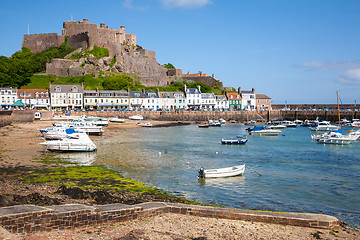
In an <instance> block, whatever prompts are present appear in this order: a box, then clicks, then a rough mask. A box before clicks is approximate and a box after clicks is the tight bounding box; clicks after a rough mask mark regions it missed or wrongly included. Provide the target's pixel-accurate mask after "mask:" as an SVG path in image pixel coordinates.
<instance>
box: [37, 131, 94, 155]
mask: <svg viewBox="0 0 360 240" xmlns="http://www.w3.org/2000/svg"><path fill="white" fill-rule="evenodd" d="M39 144H40V145H45V146H46V147H47V150H50V151H64V152H66V151H70V152H92V151H95V150H96V145H95V144H94V143H93V142H92V141H91V139H90V138H89V136H88V135H87V134H86V133H77V134H76V137H75V135H74V136H68V137H65V138H63V139H61V140H54V141H46V142H42V143H39Z"/></svg>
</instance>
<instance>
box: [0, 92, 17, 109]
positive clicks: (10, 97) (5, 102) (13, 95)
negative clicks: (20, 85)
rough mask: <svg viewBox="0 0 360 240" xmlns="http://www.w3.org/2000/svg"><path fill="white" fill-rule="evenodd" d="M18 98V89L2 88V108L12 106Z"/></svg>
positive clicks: (0, 96)
mask: <svg viewBox="0 0 360 240" xmlns="http://www.w3.org/2000/svg"><path fill="white" fill-rule="evenodd" d="M17 100H18V97H17V89H16V88H12V87H5V88H0V101H1V102H0V103H1V108H5V109H6V108H10V107H11V105H12V104H14V103H15V102H16V101H17Z"/></svg>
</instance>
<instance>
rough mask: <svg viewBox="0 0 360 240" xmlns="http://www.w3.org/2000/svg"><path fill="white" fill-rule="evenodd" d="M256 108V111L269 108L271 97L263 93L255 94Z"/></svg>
mask: <svg viewBox="0 0 360 240" xmlns="http://www.w3.org/2000/svg"><path fill="white" fill-rule="evenodd" d="M255 98H256V109H257V110H258V111H264V110H271V98H269V97H268V96H266V95H265V94H256V95H255Z"/></svg>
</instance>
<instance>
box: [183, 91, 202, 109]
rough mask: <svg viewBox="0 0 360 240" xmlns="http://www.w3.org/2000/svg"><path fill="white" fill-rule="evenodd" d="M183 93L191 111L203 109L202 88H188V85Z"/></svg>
mask: <svg viewBox="0 0 360 240" xmlns="http://www.w3.org/2000/svg"><path fill="white" fill-rule="evenodd" d="M183 91H184V93H185V97H186V103H187V107H188V108H189V109H191V110H199V109H201V91H200V86H198V87H197V88H187V87H186V85H184V88H183Z"/></svg>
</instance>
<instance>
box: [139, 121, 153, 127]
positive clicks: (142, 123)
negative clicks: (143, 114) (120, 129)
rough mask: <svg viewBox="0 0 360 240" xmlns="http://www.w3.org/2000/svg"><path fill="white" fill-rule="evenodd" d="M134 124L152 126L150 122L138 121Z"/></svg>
mask: <svg viewBox="0 0 360 240" xmlns="http://www.w3.org/2000/svg"><path fill="white" fill-rule="evenodd" d="M136 125H138V126H141V127H152V123H149V122H140V123H137V124H136Z"/></svg>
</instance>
